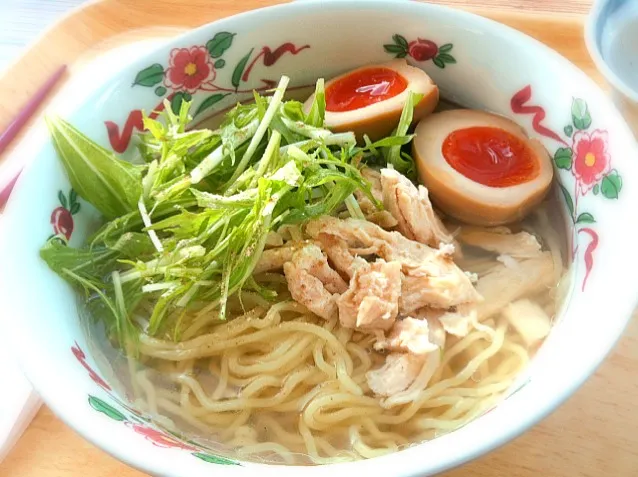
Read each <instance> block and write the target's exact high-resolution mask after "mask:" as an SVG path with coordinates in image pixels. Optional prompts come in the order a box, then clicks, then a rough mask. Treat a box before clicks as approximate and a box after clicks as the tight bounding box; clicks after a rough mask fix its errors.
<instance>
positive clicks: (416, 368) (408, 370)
mask: <svg viewBox="0 0 638 477" xmlns="http://www.w3.org/2000/svg"><path fill="white" fill-rule="evenodd" d="M427 358H428V355H416V354H409V353H391V354H389V355H388V356H386V358H385V364H384V365H383V366H381V367H380V368H378V369H374V370H372V371H368V372H367V373H366V380H367V382H368V386H370V389H371V390H372V392H373V393H375V394H377V395H379V396H392V395H394V394H397V393H400V392H401V391H405V390H406V389H407V388H408V387H409V386H410V384H412V383H413V382H414V380H415V379H416V378H417V376H418V375H419V372H420V371H421V368H423V366H424V365H425V363H426V361H427Z"/></svg>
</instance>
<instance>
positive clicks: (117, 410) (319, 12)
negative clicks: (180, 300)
mask: <svg viewBox="0 0 638 477" xmlns="http://www.w3.org/2000/svg"><path fill="white" fill-rule="evenodd" d="M389 19H391V21H389ZM222 32H230V33H231V34H234V36H232V41H231V42H226V44H228V43H230V45H229V46H227V47H226V49H225V50H224V51H223V52H222V54H221V55H220V56H223V60H224V64H225V66H224V65H223V64H221V63H218V67H215V77H214V78H213V79H210V78H209V80H210V81H212V83H210V84H215V85H218V86H220V87H224V88H226V89H229V90H233V89H234V88H237V86H239V88H237V89H239V90H240V91H249V90H250V89H252V88H258V87H263V86H264V85H266V86H268V85H269V84H270V83H269V82H270V81H275V82H276V81H277V80H278V79H279V76H280V75H281V74H284V73H285V74H287V75H289V76H290V77H291V79H292V83H291V86H302V85H307V84H312V83H314V81H315V80H316V79H317V78H318V77H320V76H324V77H331V76H334V75H336V74H338V73H341V72H343V71H346V70H348V69H351V68H353V67H355V66H359V65H362V64H366V63H373V62H382V61H387V60H389V59H391V58H392V57H393V56H394V53H392V51H390V52H388V51H386V49H385V48H384V45H387V44H393V43H394V42H396V41H397V40H396V37H395V35H401V36H402V37H403V38H404V40H405V39H407V40H406V42H412V41H415V40H416V39H417V38H425V39H428V40H431V41H432V42H434V44H435V45H437V51H436V52H435V53H434V55H435V56H431V55H425V53H424V52H423V49H421V50H420V49H418V48H416V49H414V50H410V51H407V53H408V54H407V58H408V60H409V61H410V63H411V64H413V65H418V66H419V67H421V68H423V69H425V70H426V71H427V72H428V74H429V75H430V76H431V77H432V78H433V80H434V81H435V82H436V83H437V84H438V85H439V86H440V87H441V90H442V92H443V94H444V95H445V96H447V97H448V98H451V99H454V100H456V101H458V102H459V103H461V104H465V105H468V106H473V107H481V108H486V109H489V110H492V111H495V112H498V113H502V114H505V115H507V116H509V117H511V118H512V119H514V120H515V121H517V122H519V123H520V124H521V125H522V126H523V127H525V128H526V129H527V131H528V132H529V133H530V134H531V135H532V136H534V137H537V138H539V139H540V140H541V141H542V142H543V144H544V145H545V146H546V147H547V149H548V150H549V151H550V153H552V154H555V153H557V152H558V154H557V155H556V157H557V159H558V161H557V162H558V165H559V166H560V168H559V169H557V171H558V174H557V176H558V178H559V181H560V183H561V184H562V187H563V193H564V194H565V197H566V199H568V200H567V202H566V203H567V204H570V206H569V207H568V206H567V205H566V206H565V209H566V210H567V211H568V215H570V216H572V218H573V222H575V224H573V225H572V227H571V229H570V232H571V233H570V236H571V238H572V242H573V252H574V262H573V270H572V274H571V279H572V282H571V284H572V290H571V294H570V296H568V298H567V300H566V302H565V304H564V306H563V309H562V312H561V316H560V319H559V320H558V324H557V325H556V326H555V327H554V329H553V330H552V333H551V335H550V337H549V338H548V339H547V341H546V342H545V343H544V345H543V346H542V348H541V350H540V351H539V353H538V355H537V356H536V357H535V358H534V360H533V363H532V366H531V367H530V368H529V371H528V373H527V375H525V376H522V377H521V380H520V384H521V385H522V386H521V387H517V388H515V389H512V390H511V391H512V392H514V391H518V392H516V393H515V394H512V395H511V396H510V397H509V398H508V399H507V400H505V401H504V402H503V403H502V404H500V405H499V406H497V407H496V408H495V409H494V410H493V411H492V412H490V413H488V414H485V415H483V416H481V417H480V418H478V419H477V420H475V421H473V422H471V423H470V424H468V425H467V426H465V427H463V428H461V429H459V430H457V431H454V432H452V433H450V434H447V435H444V436H442V437H439V438H437V439H435V440H433V441H430V442H426V443H422V444H419V445H416V446H414V447H411V448H408V449H405V450H402V451H400V452H396V453H394V454H390V455H387V456H383V457H377V458H373V459H369V460H365V461H361V462H356V463H349V464H335V465H329V466H318V467H304V468H303V470H300V469H299V468H295V467H285V466H274V465H263V464H254V463H242V465H241V466H236V465H226V466H219V465H216V464H215V463H216V462H217V463H219V462H220V460H219V459H217V460H216V457H215V456H214V455H213V451H208V450H205V449H201V448H196V447H193V445H192V444H191V443H186V442H182V441H179V440H178V439H176V438H174V437H172V436H170V435H168V434H166V433H165V432H163V431H162V430H161V429H158V428H157V427H156V426H154V425H152V424H150V423H146V422H144V423H140V422H139V419H137V420H136V416H135V414H134V412H132V411H131V409H130V403H127V402H126V400H125V398H124V397H122V396H118V395H117V394H116V393H114V392H113V391H112V390H111V389H110V386H109V385H108V382H107V381H108V379H109V378H108V377H107V375H108V373H104V372H103V371H102V370H103V369H104V367H100V366H97V364H96V362H97V361H99V359H100V357H99V356H98V355H94V354H92V347H91V345H90V343H89V342H88V341H87V338H86V336H85V334H84V333H83V330H82V328H81V326H80V323H79V319H78V311H77V304H76V299H75V295H74V293H73V292H72V290H71V289H70V288H69V287H68V286H67V284H66V283H65V282H63V280H62V279H60V278H59V277H58V276H56V275H55V274H54V273H53V272H52V271H51V270H49V269H48V267H47V266H46V264H45V263H44V262H42V261H41V260H40V259H39V256H38V250H39V248H40V247H41V245H42V244H43V243H44V241H45V240H46V239H47V238H48V237H49V236H50V235H51V234H52V233H53V232H54V230H55V228H56V227H58V226H59V225H60V224H59V223H57V222H56V223H54V224H52V223H51V217H52V211H53V210H54V209H56V208H59V207H60V206H61V204H60V203H59V202H60V200H61V199H60V192H62V195H63V196H64V197H65V201H66V200H67V199H68V195H69V194H68V193H69V189H70V186H69V182H68V180H67V179H66V177H65V174H64V171H63V168H62V166H61V164H60V162H59V160H58V158H57V157H56V155H55V153H54V150H53V147H52V144H51V142H50V140H49V139H48V138H47V137H46V136H45V135H39V136H37V137H36V136H34V138H33V141H31V146H30V150H31V151H32V153H31V154H32V156H33V157H34V161H33V162H32V163H31V164H30V165H29V167H28V168H27V169H26V170H25V171H24V173H23V175H22V177H21V178H20V180H19V182H18V184H17V185H16V188H15V190H14V194H13V195H12V197H11V199H10V201H9V204H8V205H7V209H6V214H5V219H6V224H7V226H8V229H9V230H10V231H11V232H12V233H9V234H2V235H0V262H1V263H2V264H3V270H2V272H1V274H0V294H2V296H1V299H2V303H3V304H4V310H3V313H6V314H8V315H10V316H12V317H13V319H12V320H10V321H9V322H8V323H7V325H8V331H7V333H6V336H10V337H11V339H12V340H13V341H15V343H16V344H17V352H16V354H17V357H18V359H19V360H20V363H21V364H22V366H23V368H24V370H25V372H26V374H27V376H28V377H29V379H30V380H31V382H32V383H33V385H34V386H35V388H36V389H37V391H38V392H39V393H40V394H41V395H42V398H43V400H44V401H45V402H46V403H47V405H49V406H50V407H51V409H52V410H53V411H54V412H55V413H56V414H57V415H58V416H59V417H60V418H62V419H63V420H64V421H65V422H66V423H67V424H69V425H70V426H71V427H73V428H74V429H75V430H77V431H78V432H79V433H80V434H81V435H83V436H84V437H85V438H87V439H88V440H90V441H91V442H93V443H94V444H95V445H97V446H99V447H101V448H102V449H104V450H105V451H107V452H109V453H111V454H112V455H114V456H115V457H117V458H119V459H121V460H123V461H124V462H127V463H129V464H130V465H133V466H135V467H137V468H139V469H142V470H144V471H146V472H148V473H151V474H153V475H166V476H175V477H177V476H182V475H188V476H189V477H198V476H208V475H210V474H211V473H215V474H216V475H220V476H233V475H254V474H256V473H259V474H261V475H264V476H269V475H273V476H274V475H276V476H278V477H286V476H297V475H299V474H300V473H302V472H303V474H304V475H308V476H327V475H334V476H349V475H384V476H397V477H404V476H405V477H407V476H416V475H420V476H421V475H432V474H434V473H437V472H440V471H443V470H445V469H448V468H450V467H453V466H456V465H459V464H462V463H463V462H466V461H468V460H470V459H473V458H475V457H477V456H479V455H481V454H483V453H485V452H487V451H489V450H491V449H494V448H495V447H497V446H499V445H502V444H503V443H505V442H507V441H508V440H510V439H512V438H514V437H515V436H517V435H519V434H520V433H522V432H523V431H525V430H526V429H528V428H529V427H530V426H531V425H533V424H534V423H536V422H538V421H539V420H540V419H542V418H543V417H544V416H546V415H547V414H548V413H549V412H551V411H552V410H554V409H555V408H556V407H557V406H558V405H559V404H560V403H562V402H563V401H564V400H565V399H567V398H568V397H569V396H570V395H571V393H573V392H574V391H575V390H576V389H577V388H578V386H580V385H581V384H582V383H583V382H584V381H585V379H587V377H588V376H589V375H590V374H591V373H592V372H593V371H594V370H595V369H596V367H597V366H598V365H599V364H600V362H601V361H602V360H603V359H604V357H605V356H606V355H607V353H608V352H609V351H610V350H611V348H612V347H613V345H614V344H615V342H616V341H617V339H618V338H619V337H620V335H621V334H622V332H623V330H624V328H625V325H626V324H627V322H628V320H629V319H630V317H631V314H632V312H633V310H634V307H635V305H636V293H635V285H634V283H633V282H632V281H631V280H623V277H625V276H626V273H627V270H634V269H636V268H637V267H638V256H636V255H635V254H632V253H625V252H624V251H631V250H633V246H634V243H633V242H634V237H635V236H636V235H637V234H638V224H636V222H635V221H634V220H631V219H630V218H631V217H633V214H634V211H635V204H637V203H638V186H637V185H636V183H634V180H638V163H637V162H636V161H635V160H634V159H635V152H636V144H635V141H634V139H633V136H632V134H631V131H630V130H629V128H628V127H627V125H626V124H625V123H624V121H623V119H622V118H621V116H620V115H619V114H618V112H617V111H616V109H615V108H614V106H613V104H612V103H611V102H610V101H609V100H608V99H607V98H606V96H605V94H604V93H603V92H602V91H601V90H600V89H599V88H598V87H597V86H596V85H595V84H594V83H593V82H592V81H591V80H590V79H589V78H587V77H586V75H585V74H584V73H582V72H581V71H580V70H578V69H577V68H576V67H574V66H573V65H572V64H571V63H569V62H568V61H567V60H565V59H564V58H562V57H561V56H559V55H558V54H556V53H555V52H553V51H551V50H550V49H548V48H547V47H545V46H543V45H542V44H540V43H539V42H537V41H535V40H533V39H531V38H529V37H527V36H525V35H523V34H521V33H519V32H516V31H514V30H512V29H510V28H508V27H505V26H503V25H500V24H498V23H495V22H493V21H490V20H486V19H484V18H481V17H478V16H475V15H471V14H468V13H465V12H462V11H456V10H452V9H449V8H444V7H439V6H434V5H428V4H423V3H416V2H396V1H392V0H386V1H383V0H380V1H360V0H357V1H326V0H323V1H305V2H300V3H292V4H286V5H279V6H276V7H271V8H267V9H264V10H259V11H254V12H249V13H246V14H242V15H239V16H236V17H232V18H228V19H224V20H220V21H218V22H215V23H212V24H210V25H206V26H203V27H201V28H198V29H196V30H194V31H192V32H189V33H187V34H185V35H183V36H180V37H178V38H176V39H174V40H171V41H169V42H167V43H166V44H164V45H162V46H160V47H159V48H158V49H157V50H154V51H152V52H149V53H148V54H147V55H146V56H145V57H144V58H143V59H140V60H136V61H134V62H133V63H132V64H130V65H128V66H124V67H122V66H119V65H116V64H114V65H113V69H112V70H111V71H109V72H104V74H105V75H106V76H102V77H100V82H101V86H100V87H99V88H97V90H95V92H93V93H91V94H90V95H88V97H86V98H85V99H83V101H81V102H73V103H72V104H58V105H57V111H58V112H61V114H63V116H64V117H65V118H66V119H68V120H69V121H70V122H71V123H72V124H75V125H77V126H78V127H79V128H80V129H81V130H82V132H84V133H85V134H87V135H88V136H89V137H91V138H93V139H95V140H97V141H98V142H100V143H101V144H102V145H103V146H105V147H115V148H116V149H120V150H121V149H126V151H127V153H130V151H131V149H132V148H130V147H128V148H127V147H126V146H127V145H128V141H126V132H128V131H130V127H129V128H127V127H126V124H127V123H128V124H129V126H130V125H131V124H135V118H136V117H137V114H136V113H132V111H136V110H139V109H145V110H146V111H150V110H152V109H154V108H155V107H156V106H157V105H158V103H159V102H160V101H161V99H162V98H163V97H164V96H165V95H167V94H170V93H175V92H177V91H176V90H175V89H174V86H175V85H174V84H170V83H167V82H165V81H164V79H163V78H164V76H165V75H164V72H165V71H166V69H167V68H170V63H169V61H170V60H169V59H170V58H171V55H173V54H175V53H174V52H175V51H177V50H174V49H175V48H191V47H202V48H203V47H204V45H206V44H207V42H209V41H210V40H211V39H213V38H214V37H215V35H217V34H220V33H222ZM393 37H394V38H393ZM286 43H290V44H291V45H292V47H289V48H287V53H286V54H283V55H281V56H280V57H278V58H277V59H276V61H274V62H269V64H268V65H264V63H263V61H258V60H259V58H257V59H256V57H257V55H259V54H260V53H259V52H260V51H264V49H265V48H266V47H267V48H268V49H269V50H270V51H271V52H272V50H275V49H276V48H277V47H279V46H281V45H283V44H286ZM444 44H445V45H446V53H447V55H448V57H449V56H452V57H453V60H454V62H453V63H452V62H449V61H446V60H449V58H448V57H444V58H441V57H439V56H438V47H439V46H442V45H444ZM305 45H308V48H303V47H304V46H305ZM447 45H452V46H451V47H449V46H447ZM293 50H294V53H293ZM394 50H396V48H395V49H394ZM428 51H430V52H431V51H432V48H429V49H428ZM217 53H219V51H218V52H217ZM246 55H248V58H249V60H250V61H248V62H244V66H245V67H246V65H247V64H252V62H253V61H254V68H253V69H252V70H251V71H252V72H251V73H250V74H246V69H243V70H242V71H240V75H234V74H233V71H234V70H235V69H236V68H237V65H239V64H240V63H241V62H242V58H244V57H246ZM435 60H438V61H435ZM211 61H212V60H211ZM218 61H219V57H217V58H215V62H218ZM441 64H443V66H444V67H442V66H441ZM157 65H159V66H157ZM88 78H90V75H88V76H87V81H88ZM233 78H235V79H233ZM244 78H245V79H244ZM264 80H266V81H264ZM134 83H137V84H134ZM142 83H143V84H142ZM235 83H237V84H235ZM132 85H133V86H132ZM200 86H201V85H198V87H197V88H192V91H191V92H189V94H192V97H193V100H194V108H195V111H197V110H199V109H200V108H204V106H206V105H207V104H209V103H210V97H211V91H210V88H208V90H206V88H202V87H200ZM176 96H177V95H174V96H173V98H175V97H176ZM182 97H183V95H182ZM247 97H249V93H246V94H242V95H239V99H243V98H247ZM237 99H238V97H237V96H236V95H234V94H231V95H229V96H226V97H224V98H223V99H222V100H221V101H219V102H217V103H216V104H215V106H214V108H213V107H210V108H204V109H202V111H203V112H202V113H201V115H200V116H199V118H201V119H204V118H205V117H206V116H208V115H209V114H210V112H213V111H214V110H218V109H221V108H225V107H227V106H229V105H230V104H232V103H234V102H235V101H236V100H237ZM207 100H208V103H207V102H206V101H207ZM199 118H198V119H199ZM105 122H108V124H109V126H108V131H110V134H109V133H107V127H106V126H105ZM567 150H569V151H570V154H571V155H572V158H573V160H572V161H571V162H569V164H568V163H566V162H565V160H564V158H565V151H567ZM559 151H560V152H559ZM588 152H591V153H593V154H594V156H593V162H592V157H591V156H589V155H587V153H588ZM63 202H64V201H63ZM62 206H63V204H62ZM67 206H68V204H67ZM67 212H69V211H67ZM63 213H64V214H65V215H68V214H67V213H66V212H63ZM69 214H70V212H69ZM67 219H68V217H67ZM95 219H96V214H95V211H94V210H92V209H91V208H90V207H89V206H88V204H86V203H80V210H79V211H77V210H76V213H75V214H71V220H70V223H71V224H72V229H73V230H72V234H70V236H71V245H73V246H77V245H78V244H80V243H82V242H83V241H84V239H85V238H86V235H87V231H88V229H89V228H90V226H91V224H92V222H93V221H94V220H95ZM66 225H67V226H68V222H67V224H66ZM65 230H66V231H67V232H68V231H69V228H68V227H66V228H65ZM34 297H37V299H34ZM602 316H605V319H604V322H603V321H601V317H602ZM102 364H104V363H102ZM105 380H106V381H105Z"/></svg>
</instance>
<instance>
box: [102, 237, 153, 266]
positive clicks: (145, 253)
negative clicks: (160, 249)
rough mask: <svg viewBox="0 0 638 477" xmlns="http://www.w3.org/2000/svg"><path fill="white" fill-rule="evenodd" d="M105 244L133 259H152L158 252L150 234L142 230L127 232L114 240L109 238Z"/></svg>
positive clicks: (123, 255)
mask: <svg viewBox="0 0 638 477" xmlns="http://www.w3.org/2000/svg"><path fill="white" fill-rule="evenodd" d="M105 245H106V246H107V247H108V248H109V249H111V250H113V251H115V252H118V254H119V255H120V256H122V257H126V258H129V259H132V260H146V259H150V258H151V257H152V256H153V255H154V254H155V252H156V250H155V247H154V246H153V242H151V239H150V237H149V236H148V234H145V233H140V232H126V233H124V234H122V235H121V236H120V237H119V238H118V239H117V240H116V241H114V242H113V241H112V240H110V239H107V240H106V242H105Z"/></svg>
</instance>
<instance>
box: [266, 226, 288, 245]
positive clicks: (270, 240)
mask: <svg viewBox="0 0 638 477" xmlns="http://www.w3.org/2000/svg"><path fill="white" fill-rule="evenodd" d="M283 244H284V237H283V235H281V234H280V233H279V232H275V231H273V230H271V231H270V232H268V235H266V247H268V248H270V247H281V246H282V245H283Z"/></svg>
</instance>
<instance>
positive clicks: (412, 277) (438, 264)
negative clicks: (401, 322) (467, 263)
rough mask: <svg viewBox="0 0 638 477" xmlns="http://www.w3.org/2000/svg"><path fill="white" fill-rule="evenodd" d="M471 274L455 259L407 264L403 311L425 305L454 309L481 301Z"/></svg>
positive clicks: (400, 300)
mask: <svg viewBox="0 0 638 477" xmlns="http://www.w3.org/2000/svg"><path fill="white" fill-rule="evenodd" d="M481 300H482V297H481V295H480V294H479V293H478V292H477V290H476V288H474V285H473V284H472V281H471V277H470V276H468V275H467V274H466V273H464V272H463V271H462V270H461V269H460V268H458V267H457V266H456V265H454V263H453V262H446V261H440V260H438V261H437V260H429V261H427V262H424V263H423V264H421V265H419V266H417V267H414V266H410V265H404V266H403V281H402V286H401V298H400V299H399V310H400V312H401V314H402V315H409V314H412V313H414V312H415V311H416V310H418V309H420V308H423V307H433V308H443V309H447V308H451V307H453V306H458V305H461V304H464V303H475V302H478V301H481Z"/></svg>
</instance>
